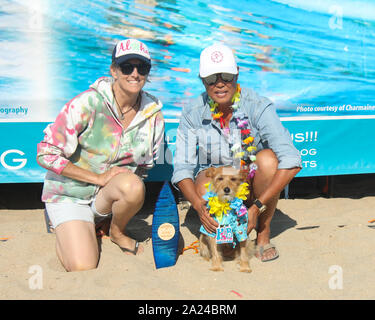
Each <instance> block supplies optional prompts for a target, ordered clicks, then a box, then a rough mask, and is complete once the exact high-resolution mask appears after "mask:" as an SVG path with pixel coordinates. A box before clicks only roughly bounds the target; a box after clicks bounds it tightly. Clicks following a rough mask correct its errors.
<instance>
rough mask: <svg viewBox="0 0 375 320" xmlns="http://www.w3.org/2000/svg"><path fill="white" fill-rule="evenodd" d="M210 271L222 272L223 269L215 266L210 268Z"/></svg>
mask: <svg viewBox="0 0 375 320" xmlns="http://www.w3.org/2000/svg"><path fill="white" fill-rule="evenodd" d="M210 270H211V271H224V268H223V267H220V266H215V267H211V268H210Z"/></svg>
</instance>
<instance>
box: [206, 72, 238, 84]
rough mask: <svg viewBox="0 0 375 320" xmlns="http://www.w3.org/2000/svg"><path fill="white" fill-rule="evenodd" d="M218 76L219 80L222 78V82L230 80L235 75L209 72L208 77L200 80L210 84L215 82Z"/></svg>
mask: <svg viewBox="0 0 375 320" xmlns="http://www.w3.org/2000/svg"><path fill="white" fill-rule="evenodd" d="M219 76H220V78H221V80H223V81H224V82H232V81H233V79H234V77H235V76H236V75H235V74H232V73H215V74H211V75H210V76H208V77H205V78H202V80H203V82H204V83H205V84H207V85H209V86H212V85H213V84H215V83H216V82H217V80H218V79H219Z"/></svg>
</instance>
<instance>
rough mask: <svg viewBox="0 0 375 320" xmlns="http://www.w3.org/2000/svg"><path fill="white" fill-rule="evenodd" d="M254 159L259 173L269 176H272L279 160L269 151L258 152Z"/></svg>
mask: <svg viewBox="0 0 375 320" xmlns="http://www.w3.org/2000/svg"><path fill="white" fill-rule="evenodd" d="M256 157H257V159H256V164H257V167H258V170H259V171H261V172H264V173H270V174H274V173H275V172H276V170H277V166H278V164H279V160H278V159H277V157H276V154H275V153H274V152H273V151H272V150H271V149H264V150H261V151H259V152H258V153H257V155H256Z"/></svg>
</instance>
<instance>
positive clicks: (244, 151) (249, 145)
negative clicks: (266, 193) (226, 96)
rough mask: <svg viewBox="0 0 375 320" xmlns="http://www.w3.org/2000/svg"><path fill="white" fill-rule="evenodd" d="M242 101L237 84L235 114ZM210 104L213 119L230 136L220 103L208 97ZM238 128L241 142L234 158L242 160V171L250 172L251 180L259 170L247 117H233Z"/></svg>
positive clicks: (235, 150) (233, 150) (235, 148)
mask: <svg viewBox="0 0 375 320" xmlns="http://www.w3.org/2000/svg"><path fill="white" fill-rule="evenodd" d="M240 100H241V87H240V85H239V84H237V90H236V93H235V94H234V95H233V97H232V103H233V105H232V109H233V112H234V114H235V112H236V110H237V109H238V107H239V104H240ZM208 104H209V105H210V110H211V114H212V118H213V119H214V120H216V121H219V122H220V127H221V129H223V132H224V134H225V135H229V133H230V132H229V128H225V120H224V118H223V113H222V112H221V111H220V112H218V110H217V108H218V106H219V105H218V103H217V102H215V101H214V100H213V99H212V98H211V97H208ZM233 118H234V120H235V122H236V124H237V128H238V129H240V131H241V142H238V143H236V144H234V145H233V146H232V148H231V151H232V153H233V157H234V158H240V159H241V169H242V170H246V171H248V179H251V178H253V177H254V175H255V171H256V169H257V166H256V164H255V163H254V162H255V160H256V156H255V151H256V150H257V148H256V147H255V146H254V137H252V136H251V135H250V133H251V130H250V128H249V122H248V120H247V119H245V117H237V116H233Z"/></svg>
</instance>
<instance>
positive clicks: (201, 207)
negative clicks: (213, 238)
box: [193, 199, 219, 233]
mask: <svg viewBox="0 0 375 320" xmlns="http://www.w3.org/2000/svg"><path fill="white" fill-rule="evenodd" d="M193 208H194V209H195V211H197V213H198V216H199V219H200V220H201V223H202V225H203V227H204V228H205V229H206V230H207V231H208V232H210V233H216V228H217V227H218V226H219V224H218V223H217V222H216V221H215V220H214V219H213V218H212V217H211V216H210V214H209V212H208V209H207V206H206V201H204V200H203V199H202V200H201V201H199V202H197V203H196V204H194V205H193Z"/></svg>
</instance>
